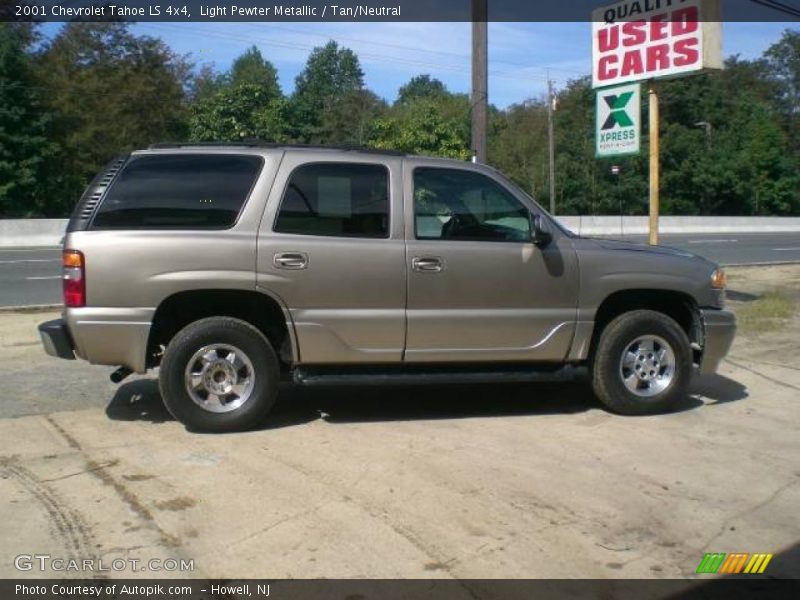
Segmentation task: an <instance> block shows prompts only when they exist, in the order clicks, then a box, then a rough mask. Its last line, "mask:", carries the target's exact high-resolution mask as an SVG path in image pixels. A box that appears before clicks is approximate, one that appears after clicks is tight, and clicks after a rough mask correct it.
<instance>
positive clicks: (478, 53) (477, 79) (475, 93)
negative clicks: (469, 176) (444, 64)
mask: <svg viewBox="0 0 800 600" xmlns="http://www.w3.org/2000/svg"><path fill="white" fill-rule="evenodd" d="M486 2H487V0H472V94H471V96H470V104H471V105H472V111H471V112H472V151H473V152H474V153H475V154H474V155H475V160H476V161H477V162H479V163H484V164H485V163H486V129H487V119H488V117H487V110H488V109H487V99H488V79H489V68H488V62H489V61H488V54H489V36H488V32H487V23H486V21H487V20H488V9H487V7H486Z"/></svg>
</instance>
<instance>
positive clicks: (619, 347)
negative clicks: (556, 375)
mask: <svg viewBox="0 0 800 600" xmlns="http://www.w3.org/2000/svg"><path fill="white" fill-rule="evenodd" d="M643 336H655V337H657V338H661V340H663V341H665V342H666V343H667V344H668V345H669V346H670V349H671V351H672V353H673V356H674V369H673V371H672V372H673V375H672V378H671V380H670V381H669V383H668V384H667V386H666V387H665V389H663V390H661V391H660V392H658V393H654V392H652V391H650V390H649V386H650V385H651V384H650V383H648V382H642V383H637V385H641V386H642V387H643V388H644V389H643V390H639V393H638V394H637V393H634V392H633V391H631V390H630V389H628V387H626V385H625V383H624V381H623V370H622V364H621V361H622V358H623V353H625V352H626V351H627V350H628V349H629V348H630V347H631V344H633V343H634V342H635V341H636V340H637V339H638V338H640V337H643ZM637 352H638V351H637ZM651 356H652V355H651ZM637 360H639V359H638V358H637ZM633 364H634V365H637V363H636V361H634V362H633ZM635 368H637V369H638V368H640V367H638V366H635ZM647 368H649V367H646V368H645V370H646V369H647ZM590 370H591V379H592V387H593V389H594V393H595V395H596V396H597V398H598V399H599V400H600V401H601V402H602V403H603V404H604V405H605V406H606V407H608V408H609V409H610V410H611V411H613V412H615V413H619V414H623V415H644V414H653V413H660V412H667V411H669V410H670V409H674V408H676V407H677V406H678V405H680V404H681V403H683V402H684V401H685V400H686V397H687V392H688V388H689V382H690V380H691V377H692V351H691V348H690V346H689V339H688V337H687V336H686V333H685V332H684V331H683V329H681V327H680V325H678V323H676V322H675V321H674V320H673V319H671V318H670V317H668V316H667V315H665V314H663V313H660V312H656V311H652V310H634V311H631V312H627V313H623V314H621V315H620V316H618V317H617V318H615V319H614V320H613V321H611V322H610V323H609V324H608V325H607V326H606V327H605V329H603V331H602V333H601V334H600V338H599V340H598V341H597V346H596V348H595V351H594V352H593V356H592V358H591V362H590ZM655 372H656V373H657V374H658V367H655ZM625 373H626V374H628V375H633V376H634V379H633V380H631V381H636V379H635V377H636V373H635V372H632V369H627V368H626V371H625ZM646 376H647V375H645V377H646ZM657 376H658V375H657ZM652 385H663V384H661V383H658V384H656V383H654V384H652ZM643 393H653V395H651V396H643V395H641V394H643Z"/></svg>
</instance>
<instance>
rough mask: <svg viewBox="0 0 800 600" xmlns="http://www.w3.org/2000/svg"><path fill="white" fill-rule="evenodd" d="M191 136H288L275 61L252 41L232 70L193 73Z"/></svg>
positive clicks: (203, 138) (228, 138)
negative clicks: (264, 54) (193, 96)
mask: <svg viewBox="0 0 800 600" xmlns="http://www.w3.org/2000/svg"><path fill="white" fill-rule="evenodd" d="M195 90H196V91H195V94H196V97H195V100H194V102H193V103H192V105H191V108H190V118H189V138H190V139H191V140H197V141H240V140H243V139H248V138H251V139H261V140H265V141H270V142H286V141H288V140H289V138H288V134H287V105H286V101H285V99H284V97H283V93H282V92H281V89H280V86H279V85H278V77H277V72H276V70H275V67H273V66H272V63H270V62H269V61H267V60H265V59H264V57H263V56H262V55H261V52H259V50H258V48H256V47H255V46H252V47H251V48H249V49H248V50H246V51H245V52H244V53H243V54H242V55H241V56H239V57H238V58H237V59H236V60H234V61H233V64H232V66H231V69H230V71H229V72H228V73H225V74H223V75H218V74H216V73H214V72H213V70H211V69H210V68H209V67H205V68H204V69H203V70H201V71H200V73H198V75H197V76H196V77H195Z"/></svg>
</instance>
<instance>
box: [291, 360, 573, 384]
mask: <svg viewBox="0 0 800 600" xmlns="http://www.w3.org/2000/svg"><path fill="white" fill-rule="evenodd" d="M579 372H581V369H580V368H577V367H574V366H572V365H564V366H561V365H543V366H539V367H531V366H530V365H525V366H520V365H516V366H514V367H509V368H495V369H482V370H481V369H476V368H474V367H473V368H471V369H470V368H448V367H442V366H436V367H428V368H414V367H412V368H393V367H385V368H380V367H372V368H364V367H361V368H359V369H354V368H352V367H343V366H340V367H298V368H297V369H295V370H294V371H293V372H292V380H293V381H294V382H295V383H297V384H300V385H308V386H314V385H430V384H453V383H464V384H471V383H531V382H556V381H571V380H574V379H575V378H576V376H577V374H578V373H579Z"/></svg>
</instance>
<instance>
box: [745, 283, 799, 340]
mask: <svg viewBox="0 0 800 600" xmlns="http://www.w3.org/2000/svg"><path fill="white" fill-rule="evenodd" d="M794 310H795V303H794V300H793V299H792V298H790V297H789V296H788V295H786V293H785V292H782V291H780V290H772V291H769V292H765V293H764V294H763V295H762V296H761V297H760V298H759V299H758V300H755V301H753V302H750V303H748V304H746V305H745V306H742V308H740V309H739V310H738V311H737V314H736V316H737V321H738V323H739V328H740V329H741V331H742V333H745V334H748V333H749V334H753V333H766V332H769V331H777V330H778V329H781V328H782V327H783V326H784V324H785V322H786V321H787V320H788V319H791V318H792V316H793V315H794Z"/></svg>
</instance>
